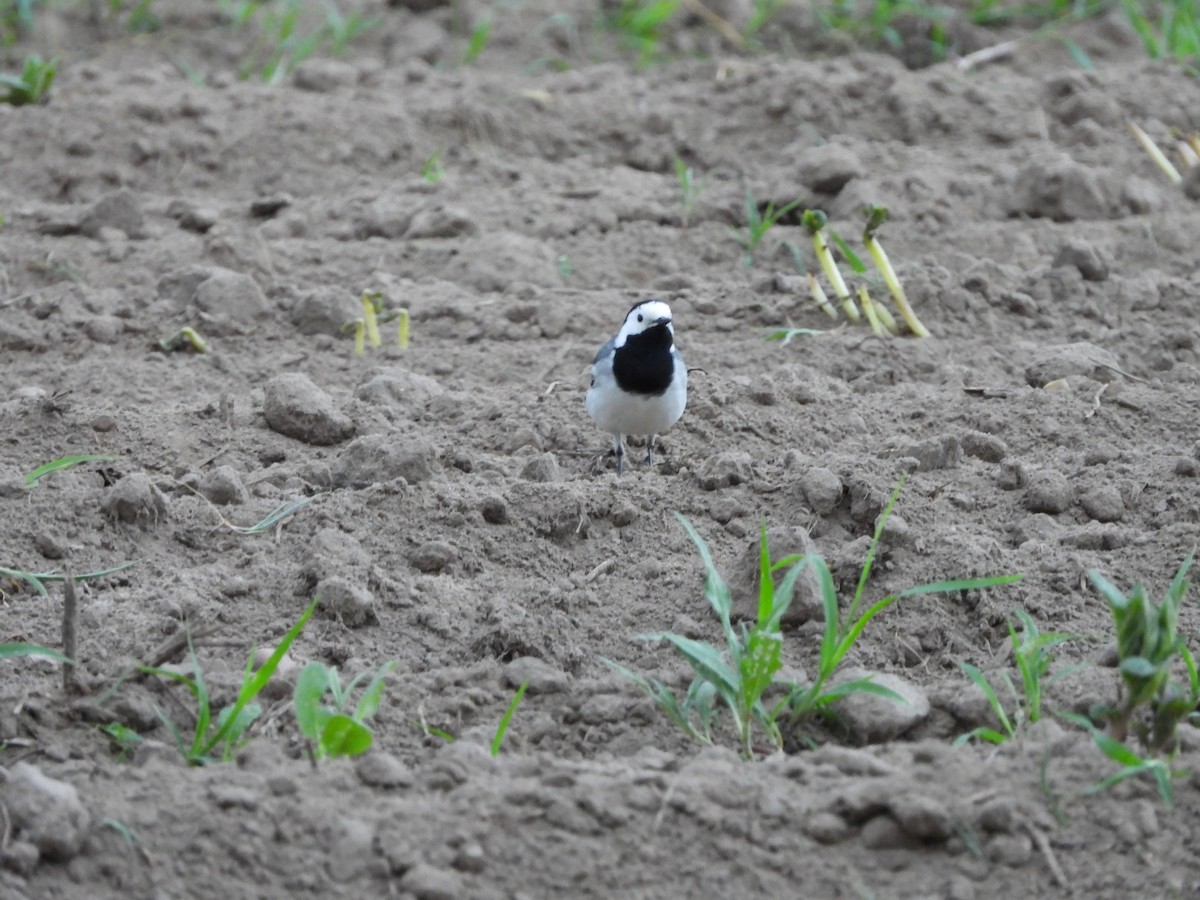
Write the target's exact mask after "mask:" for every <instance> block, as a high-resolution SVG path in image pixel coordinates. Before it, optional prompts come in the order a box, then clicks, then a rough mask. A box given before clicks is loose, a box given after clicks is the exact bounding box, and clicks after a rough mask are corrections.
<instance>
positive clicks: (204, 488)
mask: <svg viewBox="0 0 1200 900" xmlns="http://www.w3.org/2000/svg"><path fill="white" fill-rule="evenodd" d="M198 490H199V491H200V493H201V494H202V495H203V496H204V497H206V498H208V501H209V502H210V503H215V504H216V505H217V506H230V505H236V504H241V503H245V502H246V501H247V500H249V499H250V492H249V491H248V490H246V486H245V485H244V484H242V478H241V476H240V475H238V473H237V470H236V469H235V468H233V466H217V468H215V469H213V470H212V471H211V472H209V473H208V474H207V475H205V476H204V477H203V478H202V479H200V486H199V488H198Z"/></svg>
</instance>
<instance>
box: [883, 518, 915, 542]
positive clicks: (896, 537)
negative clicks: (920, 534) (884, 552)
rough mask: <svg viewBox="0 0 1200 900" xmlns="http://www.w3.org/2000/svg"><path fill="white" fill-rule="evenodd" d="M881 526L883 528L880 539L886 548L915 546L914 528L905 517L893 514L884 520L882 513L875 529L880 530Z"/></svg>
mask: <svg viewBox="0 0 1200 900" xmlns="http://www.w3.org/2000/svg"><path fill="white" fill-rule="evenodd" d="M880 525H882V526H883V531H882V532H881V533H880V539H881V540H882V542H883V544H884V545H885V546H888V547H911V546H912V545H913V534H912V528H911V526H909V524H908V520H907V519H905V518H904V517H903V516H901V515H898V514H897V513H892V514H891V515H889V516H888V517H887V519H886V520H884V518H883V513H880V514H879V518H877V519H876V520H875V527H876V528H879V526H880Z"/></svg>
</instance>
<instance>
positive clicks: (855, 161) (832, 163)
mask: <svg viewBox="0 0 1200 900" xmlns="http://www.w3.org/2000/svg"><path fill="white" fill-rule="evenodd" d="M795 159H796V162H795V165H796V170H797V176H798V177H799V180H800V183H801V184H805V185H807V186H808V187H809V188H811V189H812V190H814V191H816V192H817V193H820V194H836V193H838V191H840V190H841V189H842V188H843V187H845V186H846V184H847V183H849V182H850V181H851V180H853V179H855V178H858V177H860V176H861V175H862V173H863V165H862V162H861V161H860V160H859V158H858V154H857V153H855V152H854V151H853V150H851V149H850V148H849V147H842V146H839V145H837V144H831V143H825V144H816V145H814V146H811V147H807V148H805V149H804V150H801V151H800V153H799V154H797V156H796V158H795ZM789 199H790V198H789ZM785 202H786V201H785Z"/></svg>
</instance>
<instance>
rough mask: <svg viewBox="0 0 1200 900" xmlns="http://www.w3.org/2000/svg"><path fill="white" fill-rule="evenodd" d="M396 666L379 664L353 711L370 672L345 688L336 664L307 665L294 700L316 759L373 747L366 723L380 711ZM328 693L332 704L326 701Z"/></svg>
mask: <svg viewBox="0 0 1200 900" xmlns="http://www.w3.org/2000/svg"><path fill="white" fill-rule="evenodd" d="M395 667H396V664H395V663H394V662H389V663H386V664H385V665H383V666H380V667H379V669H378V670H377V671H376V672H375V674H374V676H373V677H372V678H371V681H370V682H369V683H368V684H367V686H366V687H365V688H364V689H363V692H362V694H361V695H360V696H359V698H358V703H357V704H355V705H354V708H353V711H352V712H351V711H350V697H351V695H352V694H353V693H354V691H355V689H356V688H357V687H358V686H359V684H360V683H361V682H362V680H363V679H364V678H365V677H366V675H367V673H366V672H360V673H359V674H358V675H356V676H354V678H352V679H351V680H350V683H349V684H347V685H345V686H344V687H343V685H342V682H341V679H340V678H339V677H338V671H337V668H336V667H335V666H325V665H322V664H321V663H319V662H311V663H309V664H308V665H307V666H305V667H304V670H303V671H302V672H301V673H300V677H299V678H298V679H297V680H296V690H295V693H294V694H293V702H294V705H295V709H296V722H297V724H298V725H299V726H300V733H301V734H303V735H304V736H305V737H306V738H307V739H308V741H309V747H310V748H311V751H312V754H313V758H314V759H325V758H327V757H334V756H358V755H359V754H361V753H365V752H366V751H367V750H369V749H370V748H371V744H372V743H373V741H374V737H373V735H372V734H371V729H370V728H369V727H368V726H367V724H366V723H367V720H368V719H371V718H373V717H374V715H375V713H377V712H378V711H379V704H380V702H381V701H382V699H383V688H384V681H383V680H384V677H385V676H386V675H387V674H388V672H390V671H392V669H394V668H395ZM327 696H328V697H329V699H330V700H331V701H332V703H326V702H325V700H326V697H327Z"/></svg>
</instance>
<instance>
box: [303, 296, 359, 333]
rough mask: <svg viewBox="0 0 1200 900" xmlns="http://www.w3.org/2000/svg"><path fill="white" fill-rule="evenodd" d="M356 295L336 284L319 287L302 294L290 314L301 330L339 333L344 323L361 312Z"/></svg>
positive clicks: (305, 331)
mask: <svg viewBox="0 0 1200 900" xmlns="http://www.w3.org/2000/svg"><path fill="white" fill-rule="evenodd" d="M360 309H361V307H357V306H356V305H355V303H354V298H353V296H351V295H350V294H349V293H348V292H346V291H344V290H343V289H341V288H336V287H318V288H314V289H313V290H311V291H309V292H308V293H306V294H304V295H302V296H301V297H300V299H299V300H297V301H296V302H295V303H294V304H293V305H292V308H291V309H290V310H288V318H289V319H291V322H292V324H293V325H294V326H295V327H296V330H297V331H299V332H300V333H301V334H328V335H332V336H335V337H336V336H337V335H340V334H341V333H342V326H343V325H345V324H346V323H347V322H349V321H351V320H353V319H354V318H355V317H356V316H358V315H359V314H360Z"/></svg>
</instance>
